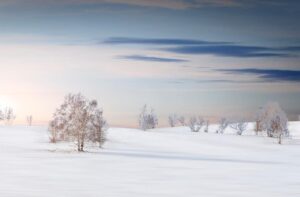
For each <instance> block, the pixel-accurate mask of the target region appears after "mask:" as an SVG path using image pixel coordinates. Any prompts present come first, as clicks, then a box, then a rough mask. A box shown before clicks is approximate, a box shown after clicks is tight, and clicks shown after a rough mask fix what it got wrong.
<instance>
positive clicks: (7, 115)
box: [1, 107, 16, 124]
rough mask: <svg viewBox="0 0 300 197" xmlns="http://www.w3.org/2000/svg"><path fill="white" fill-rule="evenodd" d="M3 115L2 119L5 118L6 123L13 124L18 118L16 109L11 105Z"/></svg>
mask: <svg viewBox="0 0 300 197" xmlns="http://www.w3.org/2000/svg"><path fill="white" fill-rule="evenodd" d="M1 116H2V117H1V119H2V120H4V121H5V123H6V124H11V123H12V122H13V121H14V119H15V118H16V116H15V114H14V110H13V108H11V107H6V108H5V109H4V112H3V113H2V114H1Z"/></svg>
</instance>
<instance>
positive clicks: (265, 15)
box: [0, 0, 300, 126]
mask: <svg viewBox="0 0 300 197" xmlns="http://www.w3.org/2000/svg"><path fill="white" fill-rule="evenodd" d="M299 18H300V3H299V2H298V1H279V0H274V1H266V0H263V1H258V0H251V1H250V0H239V1H237V0H210V1H208V0H152V1H150V0H122V1H121V0H85V1H83V0H61V1H58V0H3V1H1V2H0V24H1V26H0V52H1V54H2V58H0V66H1V71H2V72H1V73H0V82H1V85H0V89H1V95H0V104H1V105H2V106H4V105H11V106H13V107H14V108H15V110H16V113H17V121H18V122H20V123H21V122H24V120H25V116H26V115H28V114H33V116H34V117H36V118H35V119H36V121H37V122H41V123H45V122H47V120H48V119H49V118H50V117H51V114H52V112H53V111H54V109H55V107H56V106H57V105H59V104H60V102H61V101H62V99H63V96H64V95H65V94H66V93H68V92H79V91H81V92H82V93H84V94H85V95H87V96H88V97H90V98H96V99H98V100H99V102H100V103H101V105H102V106H103V108H104V111H105V113H106V116H107V119H108V121H109V122H111V124H112V125H126V126H136V122H137V121H136V118H137V113H138V111H139V110H140V108H141V106H142V105H143V104H144V103H147V104H149V105H150V106H153V107H154V108H155V110H156V112H157V113H158V115H159V116H160V117H161V125H164V124H165V123H166V121H165V120H166V117H167V115H168V114H169V113H178V114H184V115H186V116H190V115H194V114H197V115H198V114H199V115H202V116H205V117H207V118H211V119H217V118H218V117H221V116H231V117H235V116H246V117H251V114H252V113H253V112H254V111H255V110H256V109H257V108H258V107H259V106H261V105H263V104H264V103H266V102H268V101H278V102H279V103H280V104H281V106H282V107H283V108H284V109H285V110H286V112H287V114H288V115H289V117H290V118H291V119H292V120H294V119H296V117H297V115H298V114H300V105H299V104H300V87H299V83H300V65H299V60H300V58H299V54H300V24H299V20H298V19H299Z"/></svg>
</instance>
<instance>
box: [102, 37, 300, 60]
mask: <svg viewBox="0 0 300 197" xmlns="http://www.w3.org/2000/svg"><path fill="white" fill-rule="evenodd" d="M101 43H104V44H111V45H141V46H147V45H156V46H159V47H161V48H158V49H157V50H162V51H168V52H172V53H178V54H190V55H215V56H223V57H239V58H254V57H291V56H295V55H296V53H297V52H300V46H286V47H266V46H248V45H241V44H238V43H233V42H224V41H204V40H192V39H165V38H157V39H155V38H126V37H113V38H108V39H106V40H104V41H102V42H101Z"/></svg>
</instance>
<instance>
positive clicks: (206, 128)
mask: <svg viewBox="0 0 300 197" xmlns="http://www.w3.org/2000/svg"><path fill="white" fill-rule="evenodd" d="M208 128H209V120H206V121H205V128H204V132H205V133H208Z"/></svg>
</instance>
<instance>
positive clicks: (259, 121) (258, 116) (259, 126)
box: [254, 108, 264, 135]
mask: <svg viewBox="0 0 300 197" xmlns="http://www.w3.org/2000/svg"><path fill="white" fill-rule="evenodd" d="M254 120H255V126H254V131H255V134H256V135H258V132H262V130H263V121H264V112H263V108H259V110H257V112H256V113H255V117H254Z"/></svg>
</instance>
